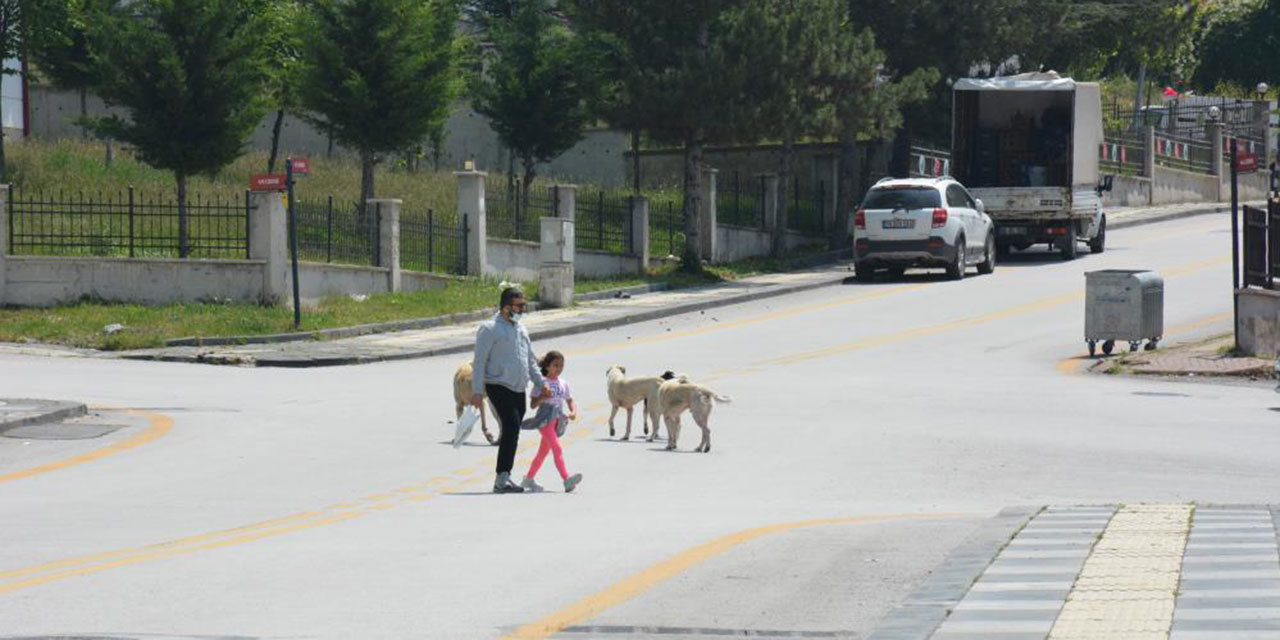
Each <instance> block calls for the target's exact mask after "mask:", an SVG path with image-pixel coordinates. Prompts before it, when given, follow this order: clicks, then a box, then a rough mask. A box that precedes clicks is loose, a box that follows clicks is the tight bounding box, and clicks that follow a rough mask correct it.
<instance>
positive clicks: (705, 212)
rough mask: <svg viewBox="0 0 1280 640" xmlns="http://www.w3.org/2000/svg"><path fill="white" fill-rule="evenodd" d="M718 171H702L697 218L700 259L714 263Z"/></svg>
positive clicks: (707, 169) (715, 256)
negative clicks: (700, 200)
mask: <svg viewBox="0 0 1280 640" xmlns="http://www.w3.org/2000/svg"><path fill="white" fill-rule="evenodd" d="M718 173H720V170H719V169H712V168H710V167H706V168H704V169H703V170H702V211H701V214H702V215H700V216H698V238H699V244H701V245H702V246H701V248H700V253H701V254H702V259H703V260H705V261H707V262H710V263H713V264H714V263H715V262H716V258H717V257H718V256H717V254H716V248H717V247H716V174H718Z"/></svg>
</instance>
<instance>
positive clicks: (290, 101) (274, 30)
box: [258, 0, 304, 173]
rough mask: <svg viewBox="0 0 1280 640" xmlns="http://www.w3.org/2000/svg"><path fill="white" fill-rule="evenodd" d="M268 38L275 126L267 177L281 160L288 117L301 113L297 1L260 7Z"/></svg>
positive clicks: (274, 0)
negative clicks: (284, 129)
mask: <svg viewBox="0 0 1280 640" xmlns="http://www.w3.org/2000/svg"><path fill="white" fill-rule="evenodd" d="M258 11H260V12H261V13H260V16H261V20H260V24H261V25H262V29H263V33H264V34H265V37H266V39H265V43H264V49H265V51H266V55H267V73H268V82H267V90H268V100H269V102H270V105H271V106H272V107H274V110H275V115H274V117H273V119H272V123H271V152H270V153H269V154H268V155H267V173H275V171H276V162H277V161H278V160H279V157H280V134H281V131H282V129H283V127H284V117H285V115H286V114H287V113H292V112H296V111H299V110H300V109H301V105H300V104H299V101H298V91H297V89H298V72H299V67H300V65H301V55H302V34H301V28H300V25H301V23H302V17H303V11H304V9H303V7H302V5H300V4H299V3H298V2H297V1H296V0H264V1H262V4H261V5H260V6H259V7H258Z"/></svg>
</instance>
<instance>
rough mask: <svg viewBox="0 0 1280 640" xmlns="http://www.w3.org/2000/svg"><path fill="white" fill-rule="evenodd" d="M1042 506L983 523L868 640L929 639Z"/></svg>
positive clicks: (1012, 511) (1008, 510)
mask: <svg viewBox="0 0 1280 640" xmlns="http://www.w3.org/2000/svg"><path fill="white" fill-rule="evenodd" d="M1042 509H1043V507H1009V508H1006V509H1004V510H1003V511H1001V512H1000V513H999V514H997V515H996V516H995V517H993V518H991V519H990V520H988V521H987V522H985V523H983V524H982V526H980V527H979V528H978V530H977V531H975V532H974V533H973V535H971V536H969V539H968V540H966V541H965V542H964V543H963V544H961V545H960V546H959V547H957V548H956V549H954V550H952V552H951V553H949V554H947V559H946V560H944V561H943V563H942V566H940V567H938V569H937V570H935V571H934V572H932V573H930V574H929V577H928V578H926V579H925V581H924V583H923V584H921V585H920V586H919V587H918V588H916V590H915V591H914V592H912V593H911V595H909V596H907V598H906V600H904V601H903V602H902V604H901V605H899V606H898V607H897V608H895V609H894V610H893V611H892V612H890V613H889V615H887V616H885V619H884V620H883V621H881V623H880V624H879V625H878V626H877V627H876V630H875V631H873V632H872V633H871V635H869V636H867V640H928V638H929V636H931V635H933V632H934V631H935V630H936V629H937V628H938V627H939V626H940V625H941V624H942V622H943V620H946V618H947V616H948V615H949V614H950V613H951V609H952V608H953V607H955V605H956V604H957V603H959V602H960V600H961V599H963V598H964V596H965V594H966V593H968V592H969V587H970V586H972V585H973V583H974V582H975V581H976V580H977V579H978V577H979V576H981V575H982V572H983V571H985V570H986V569H987V566H988V565H990V564H991V562H992V561H993V560H995V558H996V556H997V555H998V554H999V553H1000V550H1001V549H1003V548H1004V546H1005V545H1006V544H1008V542H1009V540H1011V539H1013V536H1014V535H1015V534H1017V533H1018V531H1020V530H1021V529H1022V527H1024V526H1026V524H1027V523H1028V522H1030V521H1031V518H1032V517H1033V516H1035V515H1036V514H1038V513H1040V511H1041V510H1042Z"/></svg>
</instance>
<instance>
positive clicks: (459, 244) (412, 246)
mask: <svg viewBox="0 0 1280 640" xmlns="http://www.w3.org/2000/svg"><path fill="white" fill-rule="evenodd" d="M400 268H402V269H410V270H413V271H430V272H437V273H453V274H458V275H463V274H466V272H467V226H466V221H465V220H459V219H458V216H457V215H456V214H454V215H449V216H440V215H437V214H436V212H435V211H433V210H431V209H427V210H426V211H413V210H402V211H401V212H400Z"/></svg>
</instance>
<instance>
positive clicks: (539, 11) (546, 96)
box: [471, 0, 593, 199]
mask: <svg viewBox="0 0 1280 640" xmlns="http://www.w3.org/2000/svg"><path fill="white" fill-rule="evenodd" d="M488 41H489V45H490V48H489V49H488V51H487V53H486V54H485V60H486V63H487V64H486V65H485V67H486V68H485V70H484V71H483V72H482V73H479V74H477V75H475V76H474V78H473V82H472V83H471V84H472V87H471V92H472V98H473V101H472V106H473V108H474V109H475V110H476V112H478V113H480V114H481V115H483V116H485V117H486V118H488V119H489V124H490V126H492V127H493V130H494V131H495V132H497V134H498V138H499V139H500V140H501V141H502V144H503V145H505V146H506V147H507V148H509V149H511V150H512V152H513V154H514V155H516V156H518V157H519V158H520V162H521V164H522V165H523V169H524V189H525V194H524V197H525V198H526V199H527V197H528V189H529V187H530V186H531V185H532V184H533V179H534V177H535V176H536V174H537V166H538V163H540V162H548V161H550V160H552V159H554V158H555V157H557V156H559V155H560V154H562V153H564V152H565V151H568V150H569V149H570V148H571V147H573V145H575V144H577V142H578V141H579V140H581V139H582V135H583V131H584V130H585V128H586V125H587V123H588V122H589V121H590V113H589V111H588V105H589V102H590V99H591V94H592V91H593V88H592V87H593V83H592V74H591V73H590V71H589V70H588V68H587V67H586V66H585V65H580V64H578V62H579V61H580V59H581V56H580V55H579V50H578V47H577V46H576V44H575V42H574V40H573V36H572V34H571V33H570V31H569V29H568V28H567V27H566V26H564V25H563V24H562V23H561V22H560V21H559V20H558V19H557V17H556V16H555V15H553V14H552V13H551V5H550V3H549V2H548V1H547V0H526V1H525V2H523V3H521V5H520V7H519V9H518V10H517V11H516V12H515V14H514V15H512V16H511V17H510V18H502V17H496V19H493V20H491V21H490V22H489V28H488Z"/></svg>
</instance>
